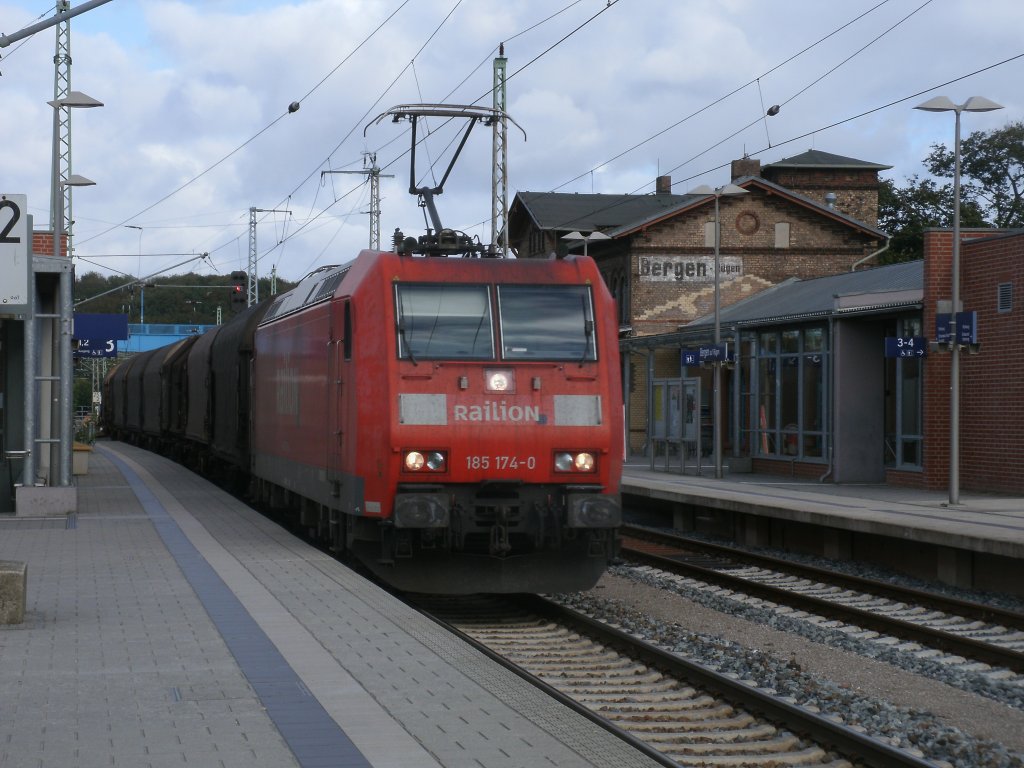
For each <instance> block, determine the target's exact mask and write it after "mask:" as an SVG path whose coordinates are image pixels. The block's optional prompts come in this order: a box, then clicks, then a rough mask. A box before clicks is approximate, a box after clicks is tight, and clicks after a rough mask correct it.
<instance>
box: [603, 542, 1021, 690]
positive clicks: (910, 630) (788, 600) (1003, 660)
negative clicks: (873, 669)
mask: <svg viewBox="0 0 1024 768" xmlns="http://www.w3.org/2000/svg"><path fill="white" fill-rule="evenodd" d="M620 532H625V533H627V535H634V534H633V532H632V530H626V529H620ZM645 537H646V539H647V540H648V541H650V540H656V541H657V543H660V544H662V545H665V544H666V543H668V542H670V541H672V539H673V537H671V536H670V535H666V534H661V533H652V534H651V535H650V536H649V537H648V536H647V533H646V532H645V533H644V534H643V535H637V536H636V538H637V539H644V538H645ZM670 545H671V546H676V547H678V548H680V550H683V551H686V550H690V551H693V550H703V551H707V552H714V553H715V554H716V555H718V556H720V557H721V556H725V557H732V556H733V554H732V553H733V550H731V549H729V548H725V547H718V546H717V545H711V546H710V547H707V548H704V546H703V543H702V542H692V546H691V540H689V539H682V540H679V539H678V537H676V539H675V541H672V543H671V544H670ZM726 551H728V554H726V553H725V552H726ZM621 554H622V556H623V557H626V558H629V559H633V560H636V561H639V562H643V563H646V564H649V565H652V566H654V567H656V568H660V569H662V570H665V571H668V572H670V573H675V574H678V575H689V576H693V577H695V578H698V579H700V580H701V581H707V582H710V583H713V584H716V585H718V586H721V587H725V588H727V589H732V590H735V591H737V592H742V593H744V594H747V595H751V596H753V597H759V598H761V599H764V600H769V601H771V602H774V603H780V604H783V605H788V606H792V607H794V608H799V609H800V610H806V611H809V612H812V613H815V614H818V615H821V616H825V617H827V618H832V619H838V620H841V621H844V622H846V623H850V624H856V625H858V626H861V627H864V628H865V629H871V630H874V631H876V632H884V633H886V634H890V635H895V636H897V637H902V638H906V639H908V640H913V641H915V642H919V643H923V644H925V645H928V646H930V647H933V648H937V649H939V650H942V651H945V652H947V653H951V654H956V655H959V656H964V657H967V658H971V659H975V660H977V661H983V662H985V663H986V664H992V665H996V666H1000V667H1005V668H1007V669H1010V670H1012V671H1014V672H1018V673H1020V672H1024V653H1021V652H1020V651H1015V650H1011V649H1009V648H1002V647H1000V646H997V645H993V644H991V643H987V642H985V641H983V640H976V639H974V638H971V637H964V636H962V635H958V634H956V633H951V632H945V631H943V630H940V629H934V628H932V627H928V626H925V625H923V624H917V623H914V622H910V621H906V620H904V619H898V618H893V617H887V616H884V615H882V614H879V613H876V612H873V611H869V610H864V609H862V608H855V607H852V606H845V605H841V604H839V603H835V602H832V601H830V600H827V599H824V598H819V597H813V596H811V595H802V594H800V593H798V592H795V591H793V590H790V589H785V588H782V587H774V586H770V585H766V584H760V583H758V582H755V581H751V580H750V579H745V578H742V577H739V576H733V575H731V574H729V573H728V572H725V571H720V570H717V569H715V568H711V567H707V566H703V565H698V564H696V563H692V562H686V561H685V560H679V559H676V558H674V557H670V556H667V555H657V554H653V553H650V552H644V551H642V550H639V549H636V548H635V547H631V546H629V544H628V542H626V543H624V544H623V546H622V550H621ZM756 558H757V560H756V562H755V560H754V558H750V559H747V555H746V553H742V552H738V551H737V552H736V555H735V561H736V562H745V563H754V564H758V565H766V566H770V567H771V568H773V569H775V570H779V571H784V572H787V573H792V574H796V573H800V574H801V575H805V576H810V577H812V578H815V579H818V580H821V581H825V582H827V583H832V584H841V585H844V586H851V587H853V588H855V589H858V590H863V591H865V592H869V593H871V594H881V593H883V592H884V595H883V596H885V597H888V598H890V599H896V600H900V601H903V602H915V601H917V598H918V596H919V595H922V596H923V597H922V599H921V601H920V602H921V603H925V604H927V605H929V606H930V607H935V608H937V609H939V610H943V611H944V612H947V613H951V614H956V615H960V616H963V615H964V614H963V613H959V612H958V611H957V609H956V606H959V605H970V606H975V607H979V604H975V603H965V602H964V601H956V600H952V601H950V602H949V603H948V604H946V605H945V606H943V605H942V601H941V599H940V598H939V596H936V595H935V594H934V593H923V592H921V591H920V590H900V589H899V588H898V587H895V586H894V585H891V584H886V585H884V586H885V587H886V589H885V590H882V589H879V590H877V592H876V590H875V589H874V588H873V587H874V586H875V585H876V584H880V582H875V581H870V582H868V581H867V580H857V579H856V577H848V576H846V575H844V574H833V573H832V572H830V571H827V570H825V569H808V567H807V566H802V565H797V564H791V563H790V562H789V561H786V560H775V559H773V558H767V557H763V556H756ZM791 565H792V567H791ZM987 615H988V616H989V619H988V620H990V621H991V620H992V617H994V616H998V615H999V613H998V611H997V609H996V610H993V612H992V613H990V614H987ZM970 618H978V616H976V615H971V616H970ZM1011 626H1012V625H1011Z"/></svg>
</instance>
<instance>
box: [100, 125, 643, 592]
mask: <svg viewBox="0 0 1024 768" xmlns="http://www.w3.org/2000/svg"><path fill="white" fill-rule="evenodd" d="M385 114H388V115H392V116H394V117H396V118H403V117H408V118H409V119H410V120H411V121H412V147H413V149H412V178H415V177H416V174H415V147H416V119H417V117H421V116H426V115H431V116H437V117H466V118H468V119H469V120H470V124H469V127H468V128H467V129H466V135H467V136H468V133H469V130H470V129H471V128H472V126H473V124H474V123H475V122H476V121H477V120H480V119H484V120H494V119H500V117H501V114H500V113H497V112H495V111H494V110H488V109H485V108H482V107H439V106H436V105H422V106H419V107H401V108H396V109H395V110H390V111H389V112H388V113H385ZM382 117H383V116H382ZM379 119H380V118H378V121H379ZM462 142H463V144H464V143H465V137H463V140H462ZM460 149H461V144H460ZM457 156H458V151H456V153H455V157H457ZM454 162H455V158H453V159H452V161H451V163H452V164H454ZM450 171H451V165H449V168H448V172H450ZM448 172H446V173H445V174H444V178H447V176H448ZM442 183H443V180H442ZM410 191H411V192H413V193H415V194H417V195H419V196H420V198H421V199H422V201H423V204H424V207H425V208H426V209H427V211H428V213H429V215H430V216H431V219H432V221H433V224H434V228H433V229H432V230H429V231H428V232H427V234H426V235H424V236H422V237H419V238H411V237H410V238H403V237H402V235H401V234H400V233H396V237H395V250H394V252H382V251H363V252H362V253H361V254H360V255H359V257H358V258H357V259H356V260H355V261H354V262H352V263H351V264H349V265H347V266H344V267H324V268H322V269H320V270H317V271H316V272H314V273H313V274H311V275H309V276H307V277H306V278H305V279H303V280H302V281H301V282H300V283H299V285H298V286H297V287H296V288H295V289H293V290H292V291H290V292H288V293H286V294H283V295H281V296H278V297H276V298H274V299H273V300H271V301H269V302H265V303H262V304H258V305H256V306H255V307H251V308H249V309H248V310H246V311H245V312H244V313H243V314H242V315H240V316H239V317H237V318H235V319H234V320H233V321H232V322H231V323H229V324H227V325H225V326H223V327H222V328H219V329H217V330H215V331H212V332H210V333H209V334H207V335H206V336H204V337H201V338H200V339H198V340H197V341H195V342H194V343H193V344H192V345H191V349H189V350H188V351H187V354H184V353H182V354H178V355H175V356H174V358H173V360H171V361H170V362H169V363H168V364H167V365H165V366H161V367H160V368H159V374H160V378H159V379H158V380H155V381H151V380H149V379H146V380H142V376H143V369H146V366H141V365H131V364H128V365H122V366H120V367H119V368H117V369H115V372H113V373H112V374H110V375H109V376H108V380H107V383H106V386H105V392H106V393H107V394H106V400H105V403H104V414H105V423H106V426H107V428H108V429H109V430H110V432H111V434H112V435H114V436H115V437H123V438H125V439H130V440H136V441H139V440H141V439H142V437H143V435H142V432H141V430H140V429H139V427H138V426H137V425H134V423H133V422H132V421H131V420H130V419H126V418H125V414H134V413H137V412H138V413H141V412H142V407H143V405H142V402H141V401H142V400H152V401H153V402H155V403H160V404H161V408H167V409H169V410H168V414H166V415H167V418H163V417H161V420H160V421H159V423H160V425H161V428H162V429H163V433H162V435H161V439H160V441H159V443H158V444H159V445H160V447H161V448H163V449H164V450H170V451H174V452H176V453H177V454H178V455H180V456H182V457H184V458H185V459H186V460H188V461H190V462H191V463H193V465H194V466H197V467H199V468H200V469H203V470H204V471H212V472H223V473H226V476H228V477H234V478H240V479H243V480H246V481H247V483H248V487H249V489H250V490H251V492H252V493H253V495H255V496H256V497H257V498H258V500H259V501H261V502H262V503H263V504H265V505H267V506H269V507H271V508H273V509H274V510H276V511H277V512H279V513H280V514H282V515H284V516H287V517H289V518H290V519H291V521H292V522H293V523H295V524H297V525H299V526H301V527H304V528H306V529H308V530H309V531H310V532H311V533H313V534H314V535H315V536H316V537H318V538H319V539H321V540H322V541H325V542H327V543H328V544H329V545H330V546H331V547H332V548H334V549H337V550H347V551H349V552H351V553H353V554H354V555H356V556H357V557H358V558H359V559H360V560H361V561H362V562H364V563H365V564H366V565H367V566H368V567H369V568H371V569H372V570H373V571H374V572H376V573H377V574H378V575H379V576H380V577H382V578H383V579H384V580H385V581H387V582H389V583H390V584H392V585H394V586H396V587H398V588H400V589H403V590H407V591H417V592H435V593H471V592H556V591H569V590H577V589H587V588H589V587H591V586H593V584H594V583H595V582H596V581H597V580H598V578H599V577H600V575H601V573H602V572H603V571H604V570H605V567H606V566H607V564H608V561H609V560H610V559H611V558H612V557H613V556H614V554H615V550H616V546H617V541H616V535H617V527H618V526H619V524H620V522H621V509H620V504H619V480H620V475H621V471H622V460H623V450H624V435H623V414H622V392H621V381H620V375H621V374H620V369H619V354H618V325H617V322H616V318H617V317H618V313H617V312H616V309H615V306H614V301H613V299H612V297H611V295H610V294H609V292H608V290H607V288H606V287H605V284H604V282H603V280H602V278H601V275H600V273H599V272H598V270H597V267H596V265H595V264H594V262H593V260H591V259H589V258H587V257H585V256H584V257H578V256H576V257H572V256H571V257H568V258H564V259H557V258H551V259H547V260H516V259H502V258H487V257H488V256H490V257H493V256H495V255H496V254H495V252H494V249H493V248H487V247H484V246H481V245H480V244H479V243H476V242H474V241H472V240H471V239H470V238H468V237H467V236H466V235H464V234H462V233H459V232H455V231H453V230H449V229H445V228H443V227H442V226H441V223H440V220H439V217H438V215H437V211H436V209H435V207H434V197H435V195H437V194H440V192H441V186H440V185H438V186H437V187H433V188H416V187H413V186H410ZM459 256H461V257H464V258H457V257H459ZM465 257H470V258H465ZM154 370H156V369H154ZM151 378H152V377H151ZM175 382H177V384H175ZM147 387H148V389H147ZM168 388H169V389H170V390H173V392H174V393H177V396H176V397H172V396H164V394H163V393H164V390H167V389H168ZM172 411H173V413H172Z"/></svg>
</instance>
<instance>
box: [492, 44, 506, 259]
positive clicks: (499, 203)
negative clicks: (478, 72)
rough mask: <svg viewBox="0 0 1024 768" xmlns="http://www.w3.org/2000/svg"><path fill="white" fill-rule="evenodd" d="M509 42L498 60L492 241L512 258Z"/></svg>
mask: <svg viewBox="0 0 1024 768" xmlns="http://www.w3.org/2000/svg"><path fill="white" fill-rule="evenodd" d="M507 61H508V59H506V58H505V44H504V43H502V44H501V45H499V46H498V56H497V58H495V59H494V94H493V99H494V103H493V106H494V112H495V114H496V115H498V117H497V119H495V120H494V122H493V123H492V124H491V130H492V131H493V139H492V142H491V242H492V243H493V244H494V247H495V248H496V249H497V251H498V255H499V257H500V258H503V259H505V258H508V143H507V139H508V120H507V119H506V117H505V62H507Z"/></svg>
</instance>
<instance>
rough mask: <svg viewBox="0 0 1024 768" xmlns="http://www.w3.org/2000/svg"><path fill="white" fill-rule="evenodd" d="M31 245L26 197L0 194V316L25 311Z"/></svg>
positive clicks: (29, 276)
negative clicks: (1, 277)
mask: <svg viewBox="0 0 1024 768" xmlns="http://www.w3.org/2000/svg"><path fill="white" fill-rule="evenodd" d="M31 244H32V240H31V235H30V234H29V229H28V196H27V195H12V194H0V275H3V276H4V279H3V283H2V284H0V314H21V313H23V312H27V311H28V300H29V295H28V291H29V285H30V284H31V283H30V278H31V276H32V253H31V248H30V246H31Z"/></svg>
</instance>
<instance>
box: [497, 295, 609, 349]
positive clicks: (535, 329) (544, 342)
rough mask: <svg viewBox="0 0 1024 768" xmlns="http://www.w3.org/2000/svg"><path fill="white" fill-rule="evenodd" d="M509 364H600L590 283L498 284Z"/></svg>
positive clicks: (502, 331)
mask: <svg viewBox="0 0 1024 768" xmlns="http://www.w3.org/2000/svg"><path fill="white" fill-rule="evenodd" d="M498 317H499V319H500V321H501V343H502V356H503V357H504V358H505V359H506V360H578V361H584V360H596V359H597V344H596V341H595V338H594V305H593V301H592V299H591V295H590V287H589V286H586V285H499V286H498Z"/></svg>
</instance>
